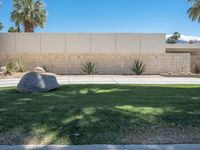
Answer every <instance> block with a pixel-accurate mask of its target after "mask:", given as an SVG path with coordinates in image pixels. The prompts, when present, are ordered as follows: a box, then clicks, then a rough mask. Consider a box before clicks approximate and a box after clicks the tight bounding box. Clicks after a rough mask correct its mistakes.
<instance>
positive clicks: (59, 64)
mask: <svg viewBox="0 0 200 150" xmlns="http://www.w3.org/2000/svg"><path fill="white" fill-rule="evenodd" d="M18 59H21V60H22V61H24V63H25V64H26V65H27V68H28V69H29V70H33V69H34V67H36V66H43V65H45V66H47V67H48V69H49V71H51V72H54V73H57V74H84V73H83V72H82V71H81V67H82V66H83V64H85V63H86V62H88V61H91V62H93V63H95V64H96V66H97V68H98V70H99V71H100V72H99V74H132V72H131V71H130V67H131V65H132V62H133V61H134V60H135V59H140V60H141V61H143V63H144V64H145V66H146V69H145V74H160V73H162V72H182V71H184V72H189V71H190V54H145V55H143V54H142V55H139V54H138V55H136V54H133V53H130V54H123V53H120V54H116V53H108V54H105V53H91V54H89V53H70V54H67V53H66V54H63V53H40V54H39V53H31V54H30V53H0V65H3V64H5V63H9V62H13V63H15V62H16V60H18Z"/></svg>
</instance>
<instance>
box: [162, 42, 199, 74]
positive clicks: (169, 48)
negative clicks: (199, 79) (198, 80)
mask: <svg viewBox="0 0 200 150" xmlns="http://www.w3.org/2000/svg"><path fill="white" fill-rule="evenodd" d="M166 52H167V53H178V54H180V53H182V54H183V53H189V54H190V55H191V59H190V60H191V62H190V68H191V72H195V68H196V66H197V65H200V44H166Z"/></svg>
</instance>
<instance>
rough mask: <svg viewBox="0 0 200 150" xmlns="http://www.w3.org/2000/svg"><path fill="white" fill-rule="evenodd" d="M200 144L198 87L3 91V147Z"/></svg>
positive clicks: (0, 105)
mask: <svg viewBox="0 0 200 150" xmlns="http://www.w3.org/2000/svg"><path fill="white" fill-rule="evenodd" d="M134 143H136V144H140V143H146V144H149V143H154V144H156V143H200V85H67V86H62V87H60V89H58V90H54V91H51V92H48V93H43V94H20V93H17V92H16V90H15V88H0V144H134Z"/></svg>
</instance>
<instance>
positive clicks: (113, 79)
mask: <svg viewBox="0 0 200 150" xmlns="http://www.w3.org/2000/svg"><path fill="white" fill-rule="evenodd" d="M57 79H58V82H59V83H60V84H62V85H63V84H200V78H179V77H178V78H176V77H162V76H158V75H155V76H153V75H151V76H148V75H144V76H143V75H142V76H134V75H133V76H127V75H124V76H123V75H91V76H88V75H68V76H59V77H57ZM19 80H20V79H1V80H0V87H9V86H17V84H18V82H19Z"/></svg>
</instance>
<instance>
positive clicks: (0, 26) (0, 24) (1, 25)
mask: <svg viewBox="0 0 200 150" xmlns="http://www.w3.org/2000/svg"><path fill="white" fill-rule="evenodd" d="M2 29H3V24H2V23H1V22H0V30H2Z"/></svg>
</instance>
